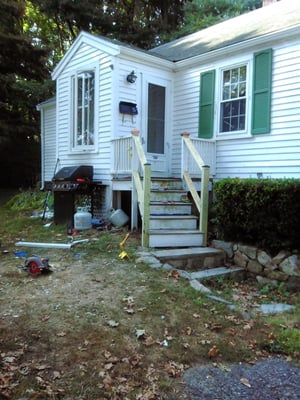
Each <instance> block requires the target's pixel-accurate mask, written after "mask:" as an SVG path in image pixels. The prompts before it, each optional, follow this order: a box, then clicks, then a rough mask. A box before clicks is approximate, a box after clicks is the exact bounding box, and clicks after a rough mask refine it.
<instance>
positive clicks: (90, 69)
mask: <svg viewBox="0 0 300 400" xmlns="http://www.w3.org/2000/svg"><path fill="white" fill-rule="evenodd" d="M89 73H93V74H94V104H93V107H94V110H93V112H94V117H93V132H92V135H93V143H91V144H87V143H83V144H79V143H78V141H77V126H78V80H79V78H80V77H85V75H86V74H89ZM70 93H71V96H70V99H71V104H70V150H71V152H75V153H76V152H77V153H78V152H79V153H81V152H87V151H90V152H93V151H96V148H97V139H98V134H97V132H98V126H97V125H98V118H97V114H98V113H97V109H98V108H97V105H98V68H97V66H95V65H87V66H86V67H84V68H81V69H80V70H77V71H74V72H73V73H72V74H71V75H70ZM82 108H84V105H82ZM83 115H84V113H83ZM82 124H83V125H85V123H84V121H83V122H82Z"/></svg>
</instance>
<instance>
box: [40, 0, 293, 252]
mask: <svg viewBox="0 0 300 400" xmlns="http://www.w3.org/2000/svg"><path fill="white" fill-rule="evenodd" d="M52 76H53V79H55V80H56V99H51V100H49V101H46V102H44V103H42V104H40V105H39V106H38V108H39V109H40V111H41V117H42V118H41V121H42V122H41V131H42V181H43V182H47V181H51V180H52V178H53V175H54V170H55V166H57V164H58V166H59V168H63V167H66V166H76V165H91V166H93V179H94V180H95V181H101V183H102V186H101V187H102V189H101V190H100V191H101V193H102V194H101V196H102V197H101V198H102V209H101V213H102V214H103V215H105V213H107V212H108V210H109V209H110V208H111V207H114V208H122V209H123V210H124V209H125V211H126V212H127V213H128V214H130V218H131V226H132V227H135V226H137V225H138V224H139V216H140V217H141V220H142V226H143V228H142V230H143V235H144V238H145V242H144V243H146V244H149V245H150V246H154V247H155V246H169V245H171V243H175V244H176V245H178V244H180V243H181V244H182V245H187V244H190V245H199V244H205V241H206V239H205V235H206V232H205V229H206V222H205V219H206V218H207V215H206V214H205V211H204V216H203V218H202V221H201V213H200V222H199V221H198V217H199V211H200V210H201V208H202V207H204V208H205V207H206V203H207V198H206V195H204V196H200V198H201V200H200V198H198V197H197V193H199V192H200V191H201V193H202V192H203V190H204V186H205V187H206V186H207V185H208V178H210V180H213V179H215V180H219V179H222V178H225V177H240V178H247V177H254V178H256V177H264V178H266V177H270V178H285V177H286V178H287V177H289V178H290V177H294V178H300V3H299V2H298V1H294V0H281V1H279V2H276V3H274V4H271V5H268V6H265V7H262V8H260V9H257V10H255V11H252V12H249V13H246V14H243V15H241V16H239V17H236V18H233V19H230V20H226V21H224V22H221V23H219V24H217V25H215V26H212V27H209V28H207V29H204V30H202V31H199V32H196V33H194V34H191V35H188V36H186V37H183V38H180V39H178V40H175V41H172V42H170V43H167V44H164V45H162V46H159V47H156V48H154V49H152V50H150V51H143V50H140V49H137V48H133V47H132V46H129V45H126V44H124V43H120V42H118V41H114V40H108V39H106V38H104V37H100V36H96V35H91V34H88V33H86V32H81V33H80V34H79V36H78V37H77V39H76V40H75V42H74V43H73V45H72V46H71V48H70V49H69V50H68V52H67V53H66V55H65V56H64V57H63V59H62V60H61V62H60V63H59V64H58V65H57V67H56V68H55V70H54V71H53V75H52ZM136 129H137V130H139V132H140V133H139V135H136V134H132V131H134V130H136ZM184 132H187V133H188V134H189V138H186V137H185V136H187V135H182V134H183V133H184ZM198 154H199V155H198ZM145 165H146V169H147V171H148V170H149V171H150V172H149V173H150V175H151V177H150V178H149V179H150V181H149V182H150V183H149V182H148V183H147V174H148V172H147V171H146V172H145ZM205 165H209V166H210V170H209V172H207V169H206V168H205ZM201 170H202V172H201ZM137 172H140V175H141V176H142V178H138V177H137ZM201 174H202V175H201ZM203 174H204V175H203ZM208 174H209V176H208ZM201 176H202V180H201V182H202V185H204V186H202V187H201V188H200V186H199V179H198V178H200V177H201ZM158 178H161V179H158ZM170 178H173V181H170V180H168V179H170ZM175 178H176V179H182V178H183V187H182V188H181V189H184V190H185V191H186V197H185V196H184V195H182V194H181V195H180V196H181V197H179V198H171V197H166V196H165V197H163V198H160V199H156V198H153V197H152V191H153V189H154V191H155V190H156V191H158V189H163V190H164V193H165V194H166V192H167V189H172V190H173V192H174V191H175V190H176V188H175V187H172V185H173V184H174V179H175ZM193 184H194V185H195V186H193ZM147 185H148V186H150V188H148V189H149V191H150V193H148V192H147V190H148V189H147V187H148V186H147ZM144 189H145V190H144ZM150 189H151V190H150ZM172 190H171V191H172ZM187 199H189V200H190V201H191V208H190V211H187V210H186V209H185V208H184V207H181V208H180V207H179V209H180V210H184V211H179V209H176V210H175V209H174V207H173V212H172V211H170V210H171V208H172V206H174V205H175V203H176V204H177V203H182V201H181V200H183V203H186V204H187V203H188V201H187ZM153 203H154V204H153ZM198 203H199V204H200V205H198ZM148 204H150V206H149V208H147V207H148ZM159 205H161V206H164V205H168V206H169V211H165V210H163V209H161V208H159V207H156V208H155V206H159ZM170 205H171V207H170ZM180 205H182V204H180ZM143 207H146V209H144V208H143ZM137 210H139V212H138V211H137ZM174 210H175V211H174ZM193 210H194V212H193ZM195 210H196V211H195ZM180 214H182V215H180ZM187 214H189V215H188V217H189V219H193V218H192V216H193V217H194V216H195V215H196V220H195V221H194V219H193V223H189V224H187V225H185V222H184V215H185V216H187ZM194 214H195V215H194ZM165 215H167V218H166V219H167V220H168V221H169V222H168V223H167V226H163V225H161V222H162V219H163V218H165ZM179 215H180V218H179V219H178V218H177V216H179ZM106 216H107V215H106ZM149 216H150V217H149ZM148 217H149V218H150V219H149V218H148ZM155 218H156V219H158V220H159V222H158V221H156V222H155V221H154V220H155ZM156 230H158V231H159V232H158V233H160V234H163V233H164V236H162V235H158V236H157V239H153V237H154V236H153V235H152V233H154V231H156ZM182 230H185V232H182ZM192 231H196V232H197V235H194V236H191V235H190V234H191V233H192ZM184 234H186V235H184ZM199 234H200V236H199ZM192 237H194V239H192ZM149 238H150V239H149Z"/></svg>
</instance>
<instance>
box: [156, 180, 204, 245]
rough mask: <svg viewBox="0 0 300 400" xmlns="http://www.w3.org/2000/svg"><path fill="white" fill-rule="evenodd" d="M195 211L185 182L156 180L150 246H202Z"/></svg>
mask: <svg viewBox="0 0 300 400" xmlns="http://www.w3.org/2000/svg"><path fill="white" fill-rule="evenodd" d="M192 209H193V207H192V202H191V201H190V199H189V197H188V193H187V191H186V190H185V189H184V188H183V184H182V180H181V179H171V178H170V179H169V178H152V180H151V192H150V236H149V246H150V247H176V248H178V247H187V246H201V245H202V243H203V234H202V233H201V232H200V231H199V229H198V226H199V216H198V215H195V214H193V211H192Z"/></svg>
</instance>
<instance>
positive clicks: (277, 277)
mask: <svg viewBox="0 0 300 400" xmlns="http://www.w3.org/2000/svg"><path fill="white" fill-rule="evenodd" d="M211 245H212V247H215V248H216V249H221V250H223V251H224V252H225V254H226V260H227V262H229V263H232V264H234V265H236V266H239V267H242V268H244V269H245V270H246V271H247V274H248V275H249V276H254V277H255V278H256V279H257V281H258V282H259V283H261V284H262V285H265V284H277V285H278V284H280V282H284V283H285V284H286V287H287V289H288V290H295V291H296V290H299V289H300V258H299V255H297V254H292V253H290V252H288V251H285V250H282V251H280V252H279V253H278V254H277V255H276V256H275V257H271V256H270V255H269V254H267V253H266V252H265V251H263V250H260V249H258V248H256V247H253V246H246V245H242V244H239V243H232V242H224V241H221V240H213V241H212V244H211Z"/></svg>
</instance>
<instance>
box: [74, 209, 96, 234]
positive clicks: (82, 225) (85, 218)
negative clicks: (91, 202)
mask: <svg viewBox="0 0 300 400" xmlns="http://www.w3.org/2000/svg"><path fill="white" fill-rule="evenodd" d="M91 227H92V214H91V213H90V212H88V211H87V209H86V208H85V207H78V208H77V212H76V213H75V214H74V228H75V229H78V230H79V231H82V230H85V229H90V228H91Z"/></svg>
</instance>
